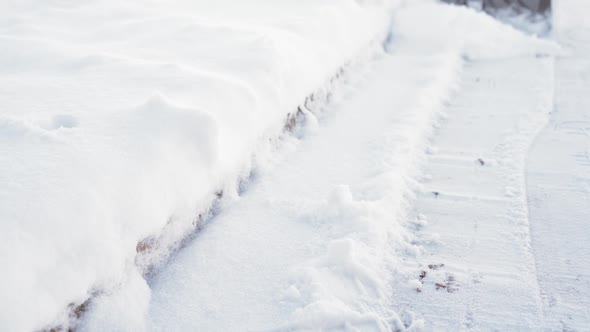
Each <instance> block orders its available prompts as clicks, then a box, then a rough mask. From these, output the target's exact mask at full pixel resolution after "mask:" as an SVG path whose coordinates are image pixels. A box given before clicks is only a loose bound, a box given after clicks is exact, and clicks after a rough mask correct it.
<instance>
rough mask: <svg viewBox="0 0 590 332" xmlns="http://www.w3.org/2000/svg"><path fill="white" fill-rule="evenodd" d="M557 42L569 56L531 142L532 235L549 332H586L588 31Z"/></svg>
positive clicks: (589, 265) (589, 270)
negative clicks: (551, 103)
mask: <svg viewBox="0 0 590 332" xmlns="http://www.w3.org/2000/svg"><path fill="white" fill-rule="evenodd" d="M570 3H571V4H574V3H572V2H570ZM580 4H581V3H580ZM586 6H588V4H586ZM576 8H579V7H576ZM586 12H587V11H586ZM559 39H560V41H561V42H562V43H563V44H564V45H565V46H566V47H568V48H569V49H570V55H569V56H565V57H562V58H558V59H557V60H556V67H555V109H554V112H552V113H551V118H550V122H549V124H548V125H547V127H546V128H545V129H544V130H543V131H542V133H541V134H540V135H539V137H538V138H537V139H536V141H535V144H534V146H533V148H532V150H531V152H530V154H529V162H528V167H527V185H528V186H527V191H528V195H529V204H530V216H531V226H532V227H531V234H532V240H533V241H532V242H533V246H534V249H535V256H536V258H537V262H538V264H537V267H538V271H539V282H540V286H541V289H542V295H543V310H544V313H545V316H546V322H547V328H549V329H551V330H563V331H587V330H588V329H590V242H589V241H588V240H589V235H590V233H589V231H588V230H589V229H590V95H589V94H588V92H589V91H590V47H589V46H590V28H588V27H587V28H585V29H576V30H574V31H568V32H565V33H561V34H560V35H559Z"/></svg>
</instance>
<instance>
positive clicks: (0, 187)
mask: <svg viewBox="0 0 590 332" xmlns="http://www.w3.org/2000/svg"><path fill="white" fill-rule="evenodd" d="M385 6H386V4H385V2H383V3H379V2H375V3H373V2H370V1H358V2H357V1H353V0H345V1H340V0H339V1H333V0H320V1H305V2H302V1H282V2H280V3H276V2H273V1H266V0H256V1H248V2H236V1H229V0H222V1H213V2H212V1H202V0H201V1H188V0H175V1H166V2H164V1H139V0H135V1H112V0H88V1H73V2H72V1H35V0H29V1H9V2H7V3H4V4H2V12H3V15H1V17H0V49H2V52H1V53H0V73H1V75H2V80H1V82H0V223H1V224H2V227H3V232H2V235H1V241H0V243H1V244H0V261H1V262H2V266H3V278H4V279H3V280H4V282H2V284H1V286H0V311H1V312H2V313H1V314H0V322H2V326H1V327H2V329H3V330H10V331H26V330H33V329H38V328H42V327H43V326H46V324H51V323H52V322H55V321H56V319H57V320H60V321H65V320H67V317H63V316H62V317H61V318H60V317H58V316H60V315H63V314H64V309H65V308H66V307H67V306H68V305H69V304H70V303H72V304H73V305H74V306H75V305H77V304H80V303H82V302H83V301H84V300H85V299H86V298H88V297H89V296H90V295H91V293H92V292H93V291H94V290H105V289H106V290H108V289H112V288H113V287H115V286H116V285H117V284H118V283H120V282H122V281H123V280H126V279H133V280H135V279H137V273H138V271H136V266H135V262H134V259H135V257H136V251H139V252H141V253H144V252H149V255H145V256H142V259H140V260H139V263H140V269H143V268H145V267H146V266H151V265H154V264H156V265H157V264H158V262H159V261H160V260H163V259H165V257H166V255H167V254H168V251H169V249H170V248H173V247H175V246H177V245H178V243H177V242H178V241H179V239H181V238H182V237H183V236H184V235H186V234H187V233H190V231H191V230H193V229H194V228H195V227H196V224H197V223H198V222H199V220H200V218H201V217H200V216H199V214H200V213H201V214H204V213H206V211H207V209H208V208H209V207H210V206H211V204H212V202H213V201H215V200H216V199H217V197H218V195H219V194H220V192H221V191H223V193H224V195H232V194H233V195H235V192H236V190H237V181H238V179H239V178H240V177H244V176H246V175H247V174H248V172H249V170H250V169H251V168H252V166H253V163H254V161H253V160H252V156H253V155H254V154H255V152H256V151H259V150H260V151H263V149H262V148H261V146H264V145H268V144H269V143H268V140H269V138H272V137H276V136H277V135H278V134H279V133H280V132H281V130H282V127H283V124H284V120H285V118H286V116H287V113H289V112H293V111H294V110H296V108H297V105H298V104H300V103H301V102H303V100H304V99H305V97H306V96H307V95H308V94H309V93H310V92H312V91H313V90H315V89H316V88H318V87H320V86H322V85H323V84H324V83H325V82H326V81H327V80H328V79H329V78H330V77H331V76H332V75H334V74H335V73H336V71H337V70H338V68H339V67H340V66H341V65H342V64H344V63H345V62H346V61H348V60H350V59H351V58H352V57H354V56H355V54H357V53H358V52H359V51H360V50H362V49H363V48H364V47H366V45H367V44H369V43H370V42H371V41H372V40H374V39H381V36H380V34H382V33H384V32H385V29H386V27H387V24H388V23H389V22H388V18H387V16H386V10H385V9H384V8H385ZM351 22H354V24H351ZM144 239H149V241H144ZM140 241H142V242H141V245H140V246H137V244H138V242H140ZM146 257H147V258H146ZM140 272H143V271H140ZM133 274H135V277H131V276H130V275H133ZM138 287H139V286H138ZM122 303H124V301H123V302H122ZM124 305H125V304H122V306H124Z"/></svg>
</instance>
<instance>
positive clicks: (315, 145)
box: [83, 2, 557, 331]
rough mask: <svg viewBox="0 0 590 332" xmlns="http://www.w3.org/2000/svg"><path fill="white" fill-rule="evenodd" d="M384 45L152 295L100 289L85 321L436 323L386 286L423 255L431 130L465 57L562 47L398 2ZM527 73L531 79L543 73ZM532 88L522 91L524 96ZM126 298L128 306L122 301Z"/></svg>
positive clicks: (243, 325)
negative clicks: (422, 188) (422, 204)
mask: <svg viewBox="0 0 590 332" xmlns="http://www.w3.org/2000/svg"><path fill="white" fill-rule="evenodd" d="M423 22H429V25H430V26H431V27H432V29H433V30H430V28H428V25H424V24H422V23H423ZM450 23H452V24H450ZM474 26H477V27H478V28H477V29H474ZM467 27H469V29H468V28H467ZM385 46H386V47H385V49H386V50H387V52H385V53H383V52H382V51H379V50H377V51H376V53H375V54H374V56H373V60H371V61H370V62H369V63H368V64H366V65H364V66H362V65H361V66H359V67H357V68H355V69H353V70H352V71H351V73H350V75H351V76H350V77H349V79H347V80H345V81H344V85H343V86H340V88H339V89H340V90H339V91H341V92H340V94H336V96H339V95H341V96H342V98H341V99H340V98H336V99H335V100H336V102H335V103H333V104H331V105H328V106H327V107H325V108H322V109H321V112H318V110H317V109H313V108H312V111H314V112H315V113H316V114H318V113H319V119H318V121H317V123H316V121H313V123H314V124H315V125H313V126H306V127H304V129H303V133H302V134H303V136H302V138H301V139H297V138H294V137H285V138H284V143H283V144H284V146H283V148H282V149H281V152H280V153H275V154H274V156H275V157H274V158H273V162H271V163H269V164H267V165H266V167H260V168H259V169H258V170H257V172H256V177H255V178H253V180H252V181H251V183H250V184H249V187H248V190H247V191H246V192H244V193H243V195H241V196H240V197H238V198H236V200H235V201H232V202H226V203H227V205H224V206H222V208H221V213H220V214H219V215H218V216H217V217H215V218H214V219H213V220H211V222H210V223H209V224H207V225H206V226H205V227H204V228H203V229H202V230H201V231H200V232H199V233H198V235H197V236H196V238H195V239H194V240H193V241H192V242H191V244H190V245H189V246H187V247H186V248H184V249H183V250H182V251H180V252H179V254H178V255H177V256H175V257H173V259H172V260H171V262H170V263H169V264H168V265H166V267H165V268H164V269H163V270H162V271H161V272H160V273H158V274H157V275H156V276H155V277H154V278H153V279H151V281H150V284H149V285H150V290H151V294H150V292H149V290H148V289H147V288H146V287H145V286H144V287H140V286H141V281H140V280H138V281H130V282H129V284H128V285H124V286H123V287H122V289H121V290H120V291H119V292H115V293H114V294H110V295H105V296H99V297H97V299H96V301H95V302H94V304H93V306H92V308H91V310H90V312H89V314H88V316H87V317H86V318H87V319H86V320H85V321H84V325H83V329H85V330H103V329H107V330H143V329H147V330H196V329H203V330H208V331H238V330H242V329H247V330H361V331H390V330H392V329H393V330H403V329H407V330H418V329H421V328H422V327H423V326H425V324H429V325H431V322H430V321H425V320H424V319H423V318H429V317H427V316H425V315H423V314H422V313H420V315H415V313H414V312H413V311H412V310H399V309H400V308H401V307H400V306H398V305H397V302H396V293H395V289H392V286H395V285H396V284H395V283H394V281H395V279H394V278H397V277H399V273H398V272H397V270H398V269H399V268H400V267H401V266H402V265H401V264H402V261H403V260H405V259H408V257H419V256H420V255H421V254H422V252H423V250H424V248H423V244H422V243H421V242H417V241H416V239H415V237H414V234H413V233H412V231H411V230H409V229H408V228H407V227H406V225H405V223H406V222H405V219H406V218H405V217H406V215H407V214H406V213H407V210H408V208H409V204H411V203H412V197H413V193H414V192H415V190H417V189H418V187H417V182H416V179H418V178H419V173H418V170H419V168H420V167H419V166H420V165H421V163H422V162H423V160H424V152H425V151H431V152H432V149H431V148H429V147H428V141H427V139H428V137H429V133H430V132H431V131H432V130H433V126H434V125H436V123H437V122H438V120H437V119H438V116H439V115H440V111H441V110H442V109H443V108H444V107H443V106H444V103H445V101H446V100H447V99H448V98H449V97H450V95H451V91H452V90H453V88H454V87H455V82H456V81H457V80H458V79H459V78H460V69H461V67H462V64H463V62H464V61H465V59H469V60H468V61H485V60H487V59H490V58H496V59H506V58H513V57H515V56H518V57H524V58H526V59H534V58H535V56H539V55H542V54H545V55H547V54H550V53H551V52H554V51H556V50H557V47H556V46H555V45H553V44H551V43H548V42H546V41H542V40H538V39H534V38H530V37H527V36H525V35H524V34H522V33H520V32H518V31H516V30H514V29H512V28H510V27H508V26H504V25H502V24H500V23H498V22H496V21H494V20H493V19H491V18H490V17H488V16H485V15H483V14H479V13H477V12H475V11H472V10H468V9H465V8H460V7H450V6H443V5H439V4H434V3H431V2H423V3H412V4H411V5H410V4H406V6H402V7H400V8H398V10H396V11H395V13H394V15H393V18H392V28H391V34H390V35H389V37H388V42H387V44H386V45H385ZM516 46H517V47H516ZM521 61H527V60H521ZM539 61H543V63H545V62H550V60H547V59H541V60H539ZM533 69H534V68H533ZM533 73H534V74H535V75H538V76H533V77H532V78H530V79H533V80H534V79H537V78H539V77H544V76H543V74H544V73H545V72H544V71H540V72H538V73H537V72H535V71H533ZM527 78H529V77H527ZM525 83H526V82H525ZM514 84H515V85H516V83H514ZM510 87H514V86H510ZM337 90H338V89H337ZM532 90H535V89H534V88H532ZM342 91H343V92H344V94H342ZM503 91H510V89H508V87H506V89H504V90H503ZM545 92H546V91H541V92H539V93H545ZM527 97H529V96H528V95H525V96H522V98H521V99H522V100H524V101H526V102H531V101H529V100H528V99H527ZM532 103H533V104H535V101H532ZM437 114H438V115H437ZM311 117H313V115H308V119H309V118H311ZM312 119H313V118H312ZM492 129H497V128H496V127H492ZM421 241H426V242H428V241H431V242H436V238H434V237H431V238H430V239H426V238H425V237H422V238H421ZM516 254H517V253H515V255H516ZM403 287H404V289H411V288H408V286H407V285H404V286H403ZM412 291H414V292H415V290H412ZM130 299H135V300H136V302H134V303H133V304H134V310H130V309H126V310H123V309H124V308H129V304H130V302H129V301H130Z"/></svg>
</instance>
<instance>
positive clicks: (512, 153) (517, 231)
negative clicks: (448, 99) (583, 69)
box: [395, 58, 553, 331]
mask: <svg viewBox="0 0 590 332" xmlns="http://www.w3.org/2000/svg"><path fill="white" fill-rule="evenodd" d="M552 71H553V60H552V58H515V59H507V60H495V61H475V62H472V63H469V64H467V65H466V68H465V71H464V75H463V78H462V86H461V90H460V92H459V93H458V94H457V96H455V97H454V98H453V101H452V103H451V104H450V105H449V106H448V109H447V113H448V119H447V120H446V121H445V122H444V123H442V126H441V128H440V130H439V131H438V132H437V133H436V135H435V136H434V139H433V141H432V145H433V148H432V151H431V152H432V156H431V157H430V159H429V164H428V166H427V167H426V170H425V174H424V176H423V178H424V180H423V187H422V190H421V191H420V193H419V194H418V198H417V201H416V204H415V211H414V214H413V215H410V216H409V218H410V219H411V221H414V224H415V236H416V239H415V242H416V243H417V244H418V245H420V246H421V247H422V248H423V252H422V253H421V254H420V255H418V257H417V258H416V259H413V258H411V259H408V260H407V262H406V264H405V266H404V267H403V268H400V271H399V278H398V279H396V283H397V287H396V289H397V294H396V295H395V298H396V300H397V305H398V306H399V307H400V308H404V309H406V310H409V311H413V312H414V313H415V314H416V315H417V316H419V317H423V318H424V320H425V327H426V330H454V331H459V330H470V329H474V330H500V331H507V330H531V329H540V328H541V327H542V326H543V318H542V304H541V297H540V290H539V285H538V282H537V272H536V262H535V260H534V255H533V252H532V248H531V243H530V242H531V241H530V232H529V211H528V206H527V193H526V186H525V163H526V158H525V157H526V154H527V151H528V148H529V146H530V144H531V142H532V141H533V139H534V137H535V135H536V133H537V132H538V131H539V130H540V129H541V128H542V126H543V125H544V124H545V122H546V119H547V117H548V113H549V111H550V110H551V106H552V99H551V96H552V91H553V86H552V83H553V82H552V81H553V80H552V78H553V72H552Z"/></svg>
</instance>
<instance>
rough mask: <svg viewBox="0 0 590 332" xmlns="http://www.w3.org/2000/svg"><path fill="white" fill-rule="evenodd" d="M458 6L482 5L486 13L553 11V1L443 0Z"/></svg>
mask: <svg viewBox="0 0 590 332" xmlns="http://www.w3.org/2000/svg"><path fill="white" fill-rule="evenodd" d="M442 1H444V2H448V3H454V4H457V5H467V4H468V3H469V2H477V3H481V7H482V9H483V10H484V11H490V10H494V9H499V8H505V7H516V8H525V9H528V10H530V11H533V12H537V13H544V12H546V11H548V10H549V9H551V0H442Z"/></svg>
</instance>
